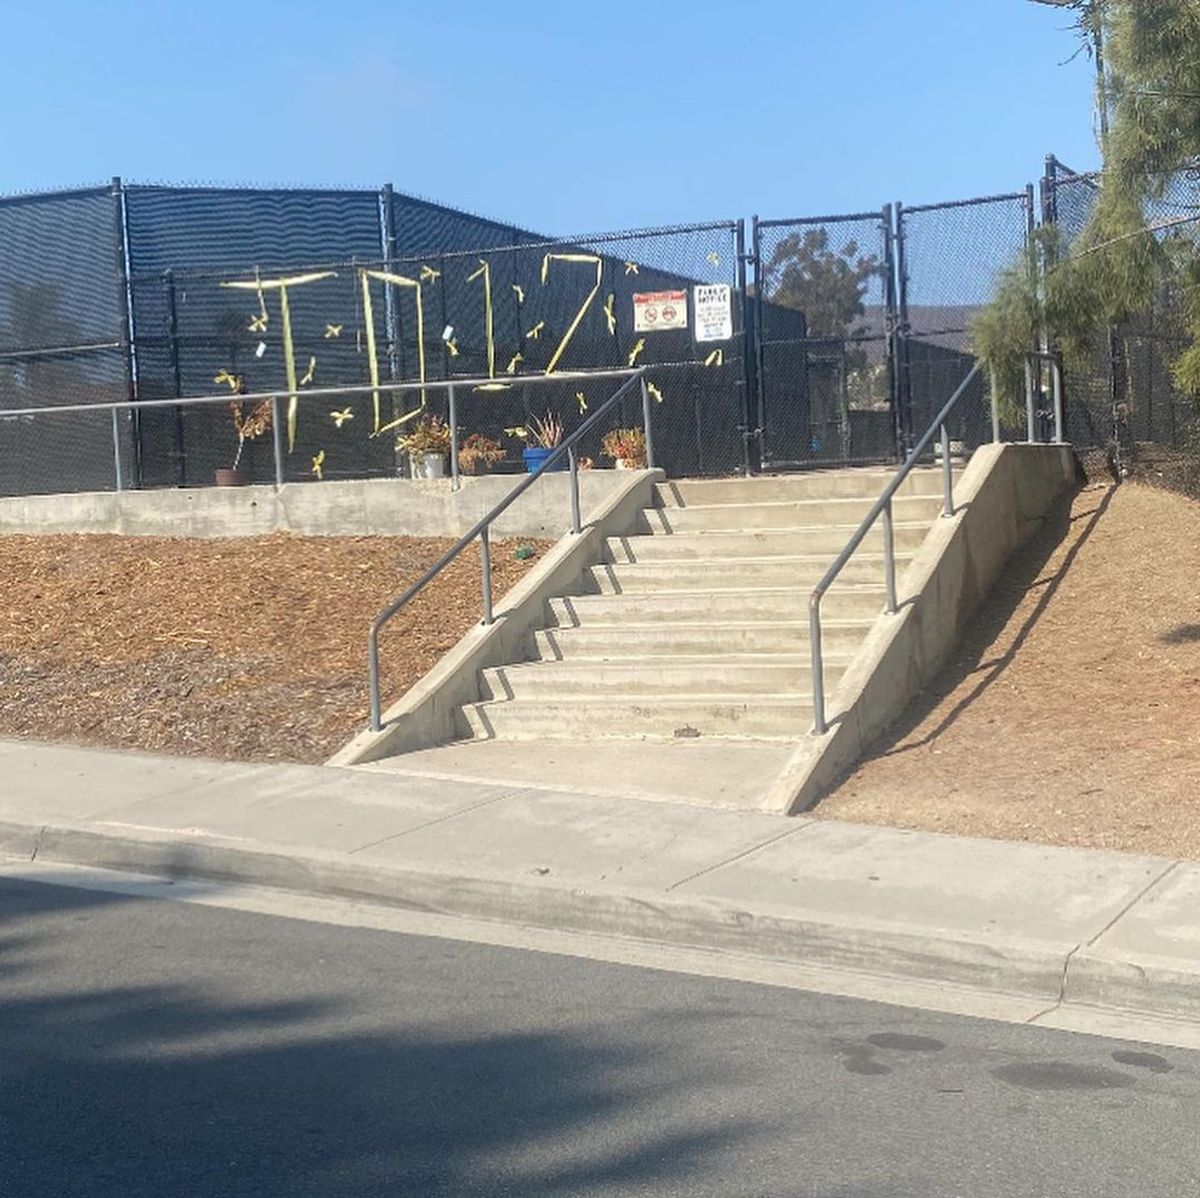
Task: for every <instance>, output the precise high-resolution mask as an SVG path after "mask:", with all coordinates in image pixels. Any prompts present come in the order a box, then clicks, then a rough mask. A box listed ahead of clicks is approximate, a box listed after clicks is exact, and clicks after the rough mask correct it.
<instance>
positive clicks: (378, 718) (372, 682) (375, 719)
mask: <svg viewBox="0 0 1200 1198" xmlns="http://www.w3.org/2000/svg"><path fill="white" fill-rule="evenodd" d="M367 692H368V694H369V696H370V702H371V731H372V732H382V731H383V718H382V712H381V711H380V702H379V629H378V628H377V627H376V626H375V625H374V624H372V625H371V627H370V630H369V631H368V632H367Z"/></svg>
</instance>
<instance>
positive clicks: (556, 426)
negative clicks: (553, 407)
mask: <svg viewBox="0 0 1200 1198" xmlns="http://www.w3.org/2000/svg"><path fill="white" fill-rule="evenodd" d="M508 431H509V432H511V433H512V434H513V436H515V437H520V439H521V440H522V441H524V442H525V452H524V454H523V455H522V456H523V457H524V459H525V469H526V470H527V471H528V472H529V473H530V474H534V473H536V472H537V471H538V470H540V469H541V468H542V463H543V462H544V461H545V460H546V459H547V458H548V457H549V456H550V455H551V454H552V453H553V452H554V451H555V450H556V449H557V448H558V447H559V446H560V445H561V444H562V439H563V424H562V418H561V417H560V416H558V415H556V414H555V413H554V412H547V413H546V415H545V416H535V417H534V418H533V419H532V420H531V421H530V422H529V423H528V424H526V425H525V426H524V427H523V428H515V429H509V430H508ZM566 468H567V460H566V458H565V457H564V458H563V459H562V461H560V462H558V463H556V464H555V466H554V469H555V470H565V469H566Z"/></svg>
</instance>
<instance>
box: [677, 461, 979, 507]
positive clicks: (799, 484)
mask: <svg viewBox="0 0 1200 1198" xmlns="http://www.w3.org/2000/svg"><path fill="white" fill-rule="evenodd" d="M958 473H961V471H959V472H958ZM894 475H895V471H894V470H872V469H865V470H814V471H811V472H808V473H804V474H772V475H763V476H761V477H756V478H714V479H680V480H678V481H676V482H665V483H660V484H659V485H658V487H657V494H658V502H659V503H660V504H661V505H662V506H663V507H691V506H693V505H695V504H700V505H709V504H720V503H772V502H779V501H789V500H796V499H846V498H858V499H864V498H865V499H870V500H871V501H872V502H874V501H875V500H876V499H878V498H879V496H880V495H881V494H882V493H883V489H884V488H885V487H886V486H887V485H888V483H889V482H891V480H892V478H893V477H894ZM942 486H943V483H942V474H941V471H940V470H933V469H929V468H927V467H926V468H921V469H918V470H914V471H913V472H912V473H911V474H910V475H909V476H908V478H906V479H905V480H904V482H903V483H901V484H900V490H899V491H898V492H897V494H898V495H938V496H940V495H941V493H942Z"/></svg>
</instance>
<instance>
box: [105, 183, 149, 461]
mask: <svg viewBox="0 0 1200 1198" xmlns="http://www.w3.org/2000/svg"><path fill="white" fill-rule="evenodd" d="M111 194H112V201H113V234H114V238H115V243H116V244H115V250H116V270H117V320H118V321H119V323H120V326H121V331H120V342H121V358H122V363H121V364H122V366H123V367H124V374H125V398H126V399H127V400H129V401H130V402H132V401H133V400H135V399H137V397H138V387H137V366H136V365H135V362H134V354H135V346H134V337H133V305H132V304H131V303H130V296H129V258H128V247H127V245H126V229H125V185H124V184H123V183H122V182H121V176H120V175H113V177H112V184H111ZM130 414H131V416H132V420H131V424H132V427H133V434H134V436H133V453H134V471H135V473H134V477H135V479H138V480H140V478H141V473H142V471H141V458H142V427H141V418H140V416H139V414H138V412H137V410H136V409H134V408H131V409H130Z"/></svg>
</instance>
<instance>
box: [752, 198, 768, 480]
mask: <svg viewBox="0 0 1200 1198" xmlns="http://www.w3.org/2000/svg"><path fill="white" fill-rule="evenodd" d="M750 246H751V249H750V255H751V257H752V258H753V260H754V307H753V308H752V309H751V311H752V312H753V313H754V318H753V319H754V405H755V409H756V412H755V424H756V426H757V427H756V428H755V430H754V433H755V438H756V440H757V441H758V468H759V470H760V471H761V470H763V469H765V463H766V457H767V446H766V437H767V391H766V380H765V378H764V375H763V367H764V359H763V290H764V289H765V287H766V279H765V278H764V277H763V266H762V222H761V221H760V219H759V217H758V214H757V213H756V214H755V215H754V216H753V217H752V218H751V223H750Z"/></svg>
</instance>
